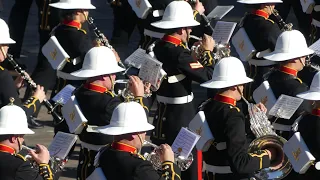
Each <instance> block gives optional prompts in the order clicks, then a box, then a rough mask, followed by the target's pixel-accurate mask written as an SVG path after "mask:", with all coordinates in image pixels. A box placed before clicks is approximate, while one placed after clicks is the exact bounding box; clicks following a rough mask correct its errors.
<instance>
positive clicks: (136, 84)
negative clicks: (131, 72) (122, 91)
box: [129, 76, 144, 97]
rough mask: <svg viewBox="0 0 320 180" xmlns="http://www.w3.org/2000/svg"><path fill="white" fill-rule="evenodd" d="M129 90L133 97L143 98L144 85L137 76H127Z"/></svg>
mask: <svg viewBox="0 0 320 180" xmlns="http://www.w3.org/2000/svg"><path fill="white" fill-rule="evenodd" d="M129 79H130V81H129V89H130V91H131V92H132V94H133V96H134V97H143V95H144V84H143V82H142V81H141V79H140V78H139V77H138V76H129Z"/></svg>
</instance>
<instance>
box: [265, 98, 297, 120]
mask: <svg viewBox="0 0 320 180" xmlns="http://www.w3.org/2000/svg"><path fill="white" fill-rule="evenodd" d="M302 102H303V99H300V98H297V97H292V96H288V95H284V94H282V95H281V96H280V97H279V98H278V99H277V102H276V104H275V105H274V106H273V107H272V108H271V109H270V111H269V115H271V116H275V117H279V118H283V119H290V118H291V116H292V115H293V114H294V113H295V112H296V110H297V109H298V108H299V106H300V105H301V103H302Z"/></svg>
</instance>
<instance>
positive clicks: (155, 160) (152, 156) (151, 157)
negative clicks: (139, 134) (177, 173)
mask: <svg viewBox="0 0 320 180" xmlns="http://www.w3.org/2000/svg"><path fill="white" fill-rule="evenodd" d="M142 146H143V147H145V146H150V147H151V148H153V150H152V151H151V152H149V153H148V152H145V153H144V154H143V156H144V158H145V159H146V160H147V161H150V162H151V164H152V165H153V167H154V168H155V169H156V170H161V169H162V167H161V166H162V162H161V160H160V156H159V154H158V153H157V151H159V150H161V148H160V147H159V146H157V145H155V144H153V143H151V142H149V141H144V142H143V145H142ZM174 162H175V163H176V164H177V165H178V167H179V168H180V169H181V171H186V170H187V169H188V168H189V167H190V166H191V164H192V162H193V155H192V154H190V155H189V157H188V158H184V157H182V156H179V155H178V154H175V159H174Z"/></svg>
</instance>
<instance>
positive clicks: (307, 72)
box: [299, 0, 320, 86]
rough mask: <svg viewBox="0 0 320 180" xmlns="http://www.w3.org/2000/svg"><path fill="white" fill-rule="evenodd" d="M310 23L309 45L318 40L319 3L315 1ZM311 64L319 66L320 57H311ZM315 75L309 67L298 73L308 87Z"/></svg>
mask: <svg viewBox="0 0 320 180" xmlns="http://www.w3.org/2000/svg"><path fill="white" fill-rule="evenodd" d="M311 16H312V21H311V34H310V43H309V44H310V45H311V44H313V43H315V42H316V41H317V40H319V38H320V1H319V0H315V6H314V8H313V10H312V13H311ZM310 60H311V62H312V63H313V64H316V65H320V57H319V56H313V57H312V58H311V59H310ZM315 74H316V71H314V69H312V68H311V67H306V68H304V69H303V70H302V71H300V72H299V77H301V79H302V80H303V82H305V83H306V84H307V85H309V86H310V84H311V82H312V78H313V77H314V75H315Z"/></svg>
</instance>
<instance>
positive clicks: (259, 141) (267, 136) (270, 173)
mask: <svg viewBox="0 0 320 180" xmlns="http://www.w3.org/2000/svg"><path fill="white" fill-rule="evenodd" d="M242 99H243V100H244V101H245V102H246V104H247V105H248V111H249V116H250V129H251V131H252V132H253V134H254V135H255V136H256V139H255V140H253V141H252V142H251V144H250V145H249V149H248V152H250V153H254V152H255V151H258V150H263V149H267V148H274V149H276V150H277V152H278V153H279V157H278V159H277V160H275V161H274V162H271V167H276V166H278V165H279V164H280V163H282V165H281V167H280V168H278V169H275V170H272V169H270V168H265V169H262V170H259V171H258V172H256V173H255V174H254V176H255V177H257V178H259V179H262V180H269V179H270V180H271V179H282V178H284V177H286V176H287V175H288V174H289V173H290V172H291V170H292V166H291V164H290V162H289V159H288V158H287V157H286V155H285V154H284V152H283V145H284V143H286V142H287V140H286V139H284V138H283V137H281V136H278V135H277V134H276V133H275V132H274V131H273V127H272V125H271V123H270V121H269V120H268V117H267V115H266V114H265V112H263V111H262V110H260V109H259V108H258V107H257V106H256V105H254V104H252V103H249V102H248V101H247V100H246V99H245V98H244V97H243V96H242Z"/></svg>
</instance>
